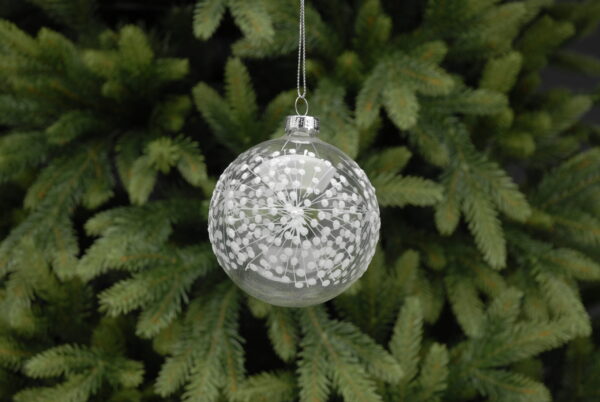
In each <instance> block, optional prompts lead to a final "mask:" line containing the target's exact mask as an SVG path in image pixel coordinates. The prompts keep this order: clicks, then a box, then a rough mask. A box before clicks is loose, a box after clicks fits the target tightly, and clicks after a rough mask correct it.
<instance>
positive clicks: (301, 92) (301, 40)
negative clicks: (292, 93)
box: [294, 0, 308, 116]
mask: <svg viewBox="0 0 600 402" xmlns="http://www.w3.org/2000/svg"><path fill="white" fill-rule="evenodd" d="M300 78H302V89H300ZM296 85H297V88H298V97H297V98H296V102H295V104H294V107H295V109H296V114H297V115H300V113H299V112H298V102H299V101H300V100H302V101H303V102H304V105H305V106H306V110H305V111H304V113H303V114H302V116H306V115H307V114H308V100H307V99H306V24H305V22H304V0H300V28H299V32H298V75H297V80H296Z"/></svg>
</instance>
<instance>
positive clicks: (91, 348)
mask: <svg viewBox="0 0 600 402" xmlns="http://www.w3.org/2000/svg"><path fill="white" fill-rule="evenodd" d="M297 3H298V2H297V1H296V0H189V1H187V0H186V1H179V2H177V5H172V4H171V2H162V1H157V2H151V3H150V2H146V1H142V0H132V1H128V2H121V1H118V0H113V1H106V2H101V1H94V0H30V1H29V2H20V1H16V0H7V1H5V2H4V3H3V4H0V17H1V18H0V400H6V401H8V400H14V401H17V402H38V401H39V402H85V401H103V402H104V401H108V402H119V401H126V402H146V401H148V402H152V401H186V402H201V401H206V402H213V401H214V402H216V401H240V402H255V401H256V402H258V401H268V402H277V401H282V402H288V401H296V400H298V401H302V402H305V401H306V402H308V401H310V402H317V401H327V400H345V401H357V402H370V401H390V402H401V401H411V402H426V401H442V400H444V401H478V400H490V401H507V402H508V401H510V402H515V401H517V402H543V401H550V400H556V401H565V402H577V401H581V402H592V401H597V400H599V399H598V398H599V394H598V386H599V384H598V378H600V363H599V362H600V349H599V348H598V346H596V345H598V343H599V342H600V338H599V337H598V335H597V333H596V332H594V329H596V330H597V329H598V314H599V311H600V310H599V306H600V304H599V303H600V298H599V296H598V295H599V294H600V293H599V289H600V288H599V285H598V282H599V281H600V147H599V141H600V135H599V134H600V127H598V126H597V125H593V124H591V123H587V122H586V121H585V120H583V119H582V117H583V116H584V114H585V113H587V112H588V111H589V110H590V109H591V108H593V107H594V106H596V105H597V104H598V102H599V101H600V96H599V93H598V91H597V90H595V92H594V90H593V89H590V90H589V92H585V91H582V92H573V91H569V90H566V89H560V88H547V86H542V85H541V84H542V74H541V72H542V71H543V69H544V68H545V67H546V66H548V65H554V64H556V65H560V66H562V67H563V68H569V69H572V70H573V71H575V72H576V73H578V74H585V75H587V76H591V77H594V76H595V77H597V76H598V75H599V74H600V60H598V59H597V58H594V57H592V56H589V55H585V54H579V53H576V52H573V51H571V50H568V49H567V48H566V44H568V42H569V41H570V40H575V39H578V38H581V37H583V36H585V35H588V34H590V33H591V32H593V31H594V30H596V29H597V26H598V23H599V22H600V2H599V1H598V0H584V1H580V2H561V3H557V2H554V1H552V0H518V1H501V0H452V1H447V0H427V1H419V0H407V1H402V2H398V1H392V0H352V1H343V0H323V1H318V2H317V1H314V2H309V3H308V4H307V10H306V19H307V25H308V31H307V41H308V46H309V60H307V61H308V73H309V93H308V97H309V100H310V102H311V110H310V112H311V114H312V115H316V116H318V117H320V118H321V119H322V138H323V139H324V140H326V141H328V142H330V143H332V144H334V145H336V146H337V147H339V148H340V149H342V150H343V151H344V152H346V153H347V154H348V155H350V156H351V157H353V158H354V159H356V160H357V161H358V162H359V163H360V164H361V166H363V167H364V169H365V170H366V172H367V173H368V175H369V177H370V178H371V179H372V181H373V184H374V186H375V187H376V189H377V196H378V198H379V203H380V205H381V207H382V233H381V242H380V245H379V247H378V250H377V253H376V255H375V257H374V259H373V262H372V263H371V266H370V268H369V270H368V271H367V272H366V273H365V275H364V276H363V277H362V278H361V279H360V280H359V281H358V282H357V283H356V284H355V285H353V286H352V287H351V288H350V289H349V290H348V291H347V292H345V293H344V294H343V295H341V296H339V297H338V298H336V299H335V300H334V301H332V302H331V303H328V304H327V305H321V306H315V307H310V308H305V309H286V308H280V307H274V306H270V305H267V304H265V303H263V302H260V301H258V300H256V299H253V298H251V297H248V296H246V295H244V294H243V293H241V292H240V291H239V290H238V289H237V288H236V287H235V286H234V285H233V284H232V283H231V282H230V281H229V280H228V279H227V277H226V276H225V274H224V273H223V272H222V270H221V269H219V268H218V264H217V262H216V259H215V258H214V256H213V253H212V250H211V248H210V245H209V242H208V236H207V233H206V226H207V222H206V219H207V208H208V201H209V199H210V196H211V193H212V189H213V188H214V185H215V182H216V179H217V178H218V175H219V174H220V173H221V172H222V171H223V170H224V168H225V167H226V166H227V165H228V163H230V162H231V161H232V160H233V159H234V158H235V156H236V155H237V154H238V153H239V152H242V151H244V150H245V149H247V148H248V147H251V146H252V145H254V144H257V143H258V142H261V141H264V140H267V139H269V138H272V137H274V136H278V135H281V133H282V123H283V119H284V117H285V116H286V115H287V114H291V112H292V110H293V100H294V97H295V92H294V90H293V89H292V88H293V85H294V83H295V80H294V79H295V74H296V70H295V67H296V66H295V56H296V50H297V34H298V26H297V22H298V4H297ZM131 21H136V23H135V24H134V23H132V22H131ZM590 79H591V78H590ZM590 86H591V85H590Z"/></svg>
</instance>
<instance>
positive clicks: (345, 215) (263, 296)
mask: <svg viewBox="0 0 600 402" xmlns="http://www.w3.org/2000/svg"><path fill="white" fill-rule="evenodd" d="M290 119H292V120H290ZM294 119H295V120H294ZM306 119H313V120H306ZM315 122H316V126H314V124H315ZM308 123H311V124H313V125H311V124H308ZM307 127H308V128H307ZM317 133H318V120H316V119H314V118H311V117H310V116H309V117H302V116H290V117H288V124H287V127H286V135H285V136H283V137H281V138H278V139H274V140H270V141H266V142H263V143H261V144H258V145H256V146H255V147H253V148H251V149H249V150H248V151H246V152H244V153H243V154H241V155H240V156H239V157H238V158H237V159H236V160H235V161H234V162H233V163H231V164H230V165H229V167H227V169H226V170H225V172H224V173H223V174H222V175H221V177H220V178H219V181H218V183H217V185H216V188H215V191H214V193H213V197H212V200H211V203H210V210H209V217H208V218H209V221H208V230H209V237H210V241H211V243H212V248H213V251H214V253H215V255H216V257H217V260H218V262H219V264H220V265H221V267H223V269H224V270H225V272H226V273H227V275H229V277H230V278H231V279H232V280H233V281H234V282H235V283H236V284H237V285H238V286H239V287H240V288H242V289H243V290H244V291H246V292H247V293H248V294H250V295H251V296H254V297H256V298H258V299H260V300H263V301H265V302H267V303H270V304H274V305H278V306H286V307H304V306H309V305H314V304H318V303H323V302H325V301H327V300H329V299H332V298H334V297H335V296H337V295H339V294H340V293H342V292H343V291H344V290H345V289H347V288H348V287H349V286H350V285H351V284H352V283H354V282H355V281H356V280H357V279H358V278H360V277H361V276H362V274H363V273H364V272H365V271H366V270H367V267H368V265H369V263H370V262H371V259H372V258H373V255H374V253H375V248H376V245H377V241H378V239H379V229H380V218H379V206H378V204H377V198H376V195H375V189H374V188H373V186H372V185H371V183H370V181H369V179H368V178H367V176H366V174H365V173H364V172H363V170H362V169H361V168H360V167H359V166H358V165H357V164H356V162H354V161H353V160H352V159H351V158H350V157H348V156H347V155H346V154H344V153H343V152H342V151H340V150H339V149H337V148H336V147H334V146H332V145H330V144H327V143H325V142H323V141H321V140H319V139H318V138H317V136H316V134H317Z"/></svg>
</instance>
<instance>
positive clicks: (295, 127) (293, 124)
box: [285, 115, 320, 136]
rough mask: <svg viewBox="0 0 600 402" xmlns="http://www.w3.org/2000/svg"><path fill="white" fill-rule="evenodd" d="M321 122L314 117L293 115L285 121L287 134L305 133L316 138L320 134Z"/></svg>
mask: <svg viewBox="0 0 600 402" xmlns="http://www.w3.org/2000/svg"><path fill="white" fill-rule="evenodd" d="M319 128H320V122H319V119H318V118H316V117H314V116H302V115H292V116H288V117H287V118H286V119H285V133H286V134H291V133H304V134H306V135H310V136H315V135H317V134H319Z"/></svg>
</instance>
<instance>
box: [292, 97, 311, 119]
mask: <svg viewBox="0 0 600 402" xmlns="http://www.w3.org/2000/svg"><path fill="white" fill-rule="evenodd" d="M299 100H302V101H303V102H304V105H305V108H306V109H305V110H304V113H300V112H299V111H298V101H299ZM294 109H296V114H297V115H299V116H306V115H307V114H308V100H307V99H306V98H305V97H304V96H299V97H297V98H296V102H295V103H294Z"/></svg>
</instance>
